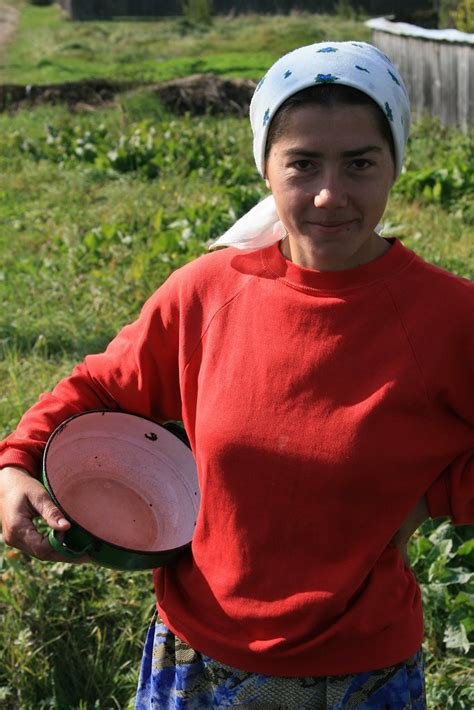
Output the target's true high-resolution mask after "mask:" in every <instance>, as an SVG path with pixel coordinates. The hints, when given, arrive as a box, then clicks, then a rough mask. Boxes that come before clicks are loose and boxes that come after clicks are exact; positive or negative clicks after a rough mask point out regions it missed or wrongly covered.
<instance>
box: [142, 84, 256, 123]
mask: <svg viewBox="0 0 474 710" xmlns="http://www.w3.org/2000/svg"><path fill="white" fill-rule="evenodd" d="M256 83H257V82H255V81H252V80H251V79H223V78H222V77H220V76H218V75H216V74H195V75H193V76H187V77H184V79H174V80H173V81H166V82H163V83H162V84H159V85H158V86H157V87H156V89H155V91H156V94H157V96H158V97H159V98H160V101H161V102H162V104H163V105H164V106H166V108H167V109H168V110H170V111H173V113H178V114H182V113H192V114H197V115H199V114H214V115H233V116H245V115H247V114H248V110H249V105H250V100H251V98H252V94H253V92H254V90H255V86H256Z"/></svg>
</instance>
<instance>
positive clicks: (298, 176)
mask: <svg viewBox="0 0 474 710" xmlns="http://www.w3.org/2000/svg"><path fill="white" fill-rule="evenodd" d="M394 177H395V166H394V162H393V159H392V156H391V153H390V147H389V145H388V143H387V141H386V140H385V138H384V137H383V136H382V134H381V132H380V128H379V127H378V125H377V118H376V114H375V109H373V108H371V107H370V106H346V105H334V106H318V105H311V104H307V105H303V106H299V107H294V108H293V109H292V110H291V111H290V112H289V114H288V116H287V117H286V119H285V131H284V134H283V135H282V136H280V137H279V138H277V139H276V140H275V142H274V144H273V145H272V146H271V148H270V151H269V155H268V160H267V164H266V182H267V186H268V187H269V188H270V189H271V191H272V193H273V196H274V198H275V203H276V207H277V211H278V214H279V216H280V219H281V221H282V222H283V224H284V226H285V227H286V230H287V232H288V243H285V245H284V248H283V251H284V253H285V255H286V256H290V258H291V259H292V260H293V261H295V262H296V263H299V264H300V265H301V266H307V267H309V268H315V269H320V270H322V271H341V270H344V269H351V268H354V267H356V266H359V265H361V264H364V263H367V262H369V261H372V260H373V259H375V258H377V257H378V256H380V255H381V254H382V253H383V252H384V251H386V249H387V248H388V246H387V243H386V242H385V241H384V240H383V239H381V237H379V236H378V235H377V234H376V233H375V232H374V227H375V226H376V225H377V223H378V222H379V220H380V218H381V216H382V214H383V212H384V209H385V205H386V202H387V198H388V194H389V191H390V188H391V186H392V184H393V181H394Z"/></svg>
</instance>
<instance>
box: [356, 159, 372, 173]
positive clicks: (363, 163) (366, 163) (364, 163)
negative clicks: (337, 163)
mask: <svg viewBox="0 0 474 710" xmlns="http://www.w3.org/2000/svg"><path fill="white" fill-rule="evenodd" d="M352 165H353V167H354V168H356V170H365V169H366V168H370V166H371V165H372V163H371V162H370V160H366V159H365V158H357V159H356V160H353V161H352Z"/></svg>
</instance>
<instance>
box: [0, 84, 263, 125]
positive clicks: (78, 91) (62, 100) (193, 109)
mask: <svg viewBox="0 0 474 710" xmlns="http://www.w3.org/2000/svg"><path fill="white" fill-rule="evenodd" d="M255 85H256V82H255V81H252V80H250V79H223V78H222V77H220V76H218V75H216V74H195V75H193V76H189V77H185V78H183V79H174V80H172V81H166V82H163V83H161V84H142V83H137V82H114V81H105V80H87V81H77V82H67V83H64V84H47V85H38V86H37V85H30V86H20V85H15V84H3V85H0V111H6V110H15V109H18V108H25V107H28V106H38V105H42V104H50V105H55V104H66V105H68V106H69V107H70V108H71V109H72V110H76V111H81V110H92V111H93V110H95V108H96V107H98V106H103V105H104V104H107V103H110V102H112V101H113V100H114V98H115V96H116V95H118V94H120V93H122V92H124V91H130V90H131V89H134V88H138V87H140V86H147V87H148V88H149V89H150V90H151V91H153V92H154V93H155V94H156V96H157V98H158V99H159V100H160V102H161V104H162V105H163V106H165V108H167V109H168V110H169V111H172V112H173V113H177V114H183V113H191V114H195V115H203V114H210V115H234V116H243V115H246V114H247V113H248V109H249V104H250V99H251V98H252V94H253V92H254V89H255Z"/></svg>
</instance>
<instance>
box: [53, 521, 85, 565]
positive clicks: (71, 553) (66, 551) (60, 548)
mask: <svg viewBox="0 0 474 710" xmlns="http://www.w3.org/2000/svg"><path fill="white" fill-rule="evenodd" d="M48 540H49V544H50V545H51V547H53V548H54V549H55V550H56V552H59V554H60V555H63V556H64V557H69V559H70V560H78V559H79V558H80V557H83V556H84V555H86V554H87V552H88V551H89V550H90V549H92V543H89V544H88V545H86V546H85V547H84V548H83V549H82V550H73V549H72V548H71V547H68V546H67V545H66V543H65V542H61V540H58V538H57V537H56V530H54V529H53V528H51V530H50V531H49V533H48Z"/></svg>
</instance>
